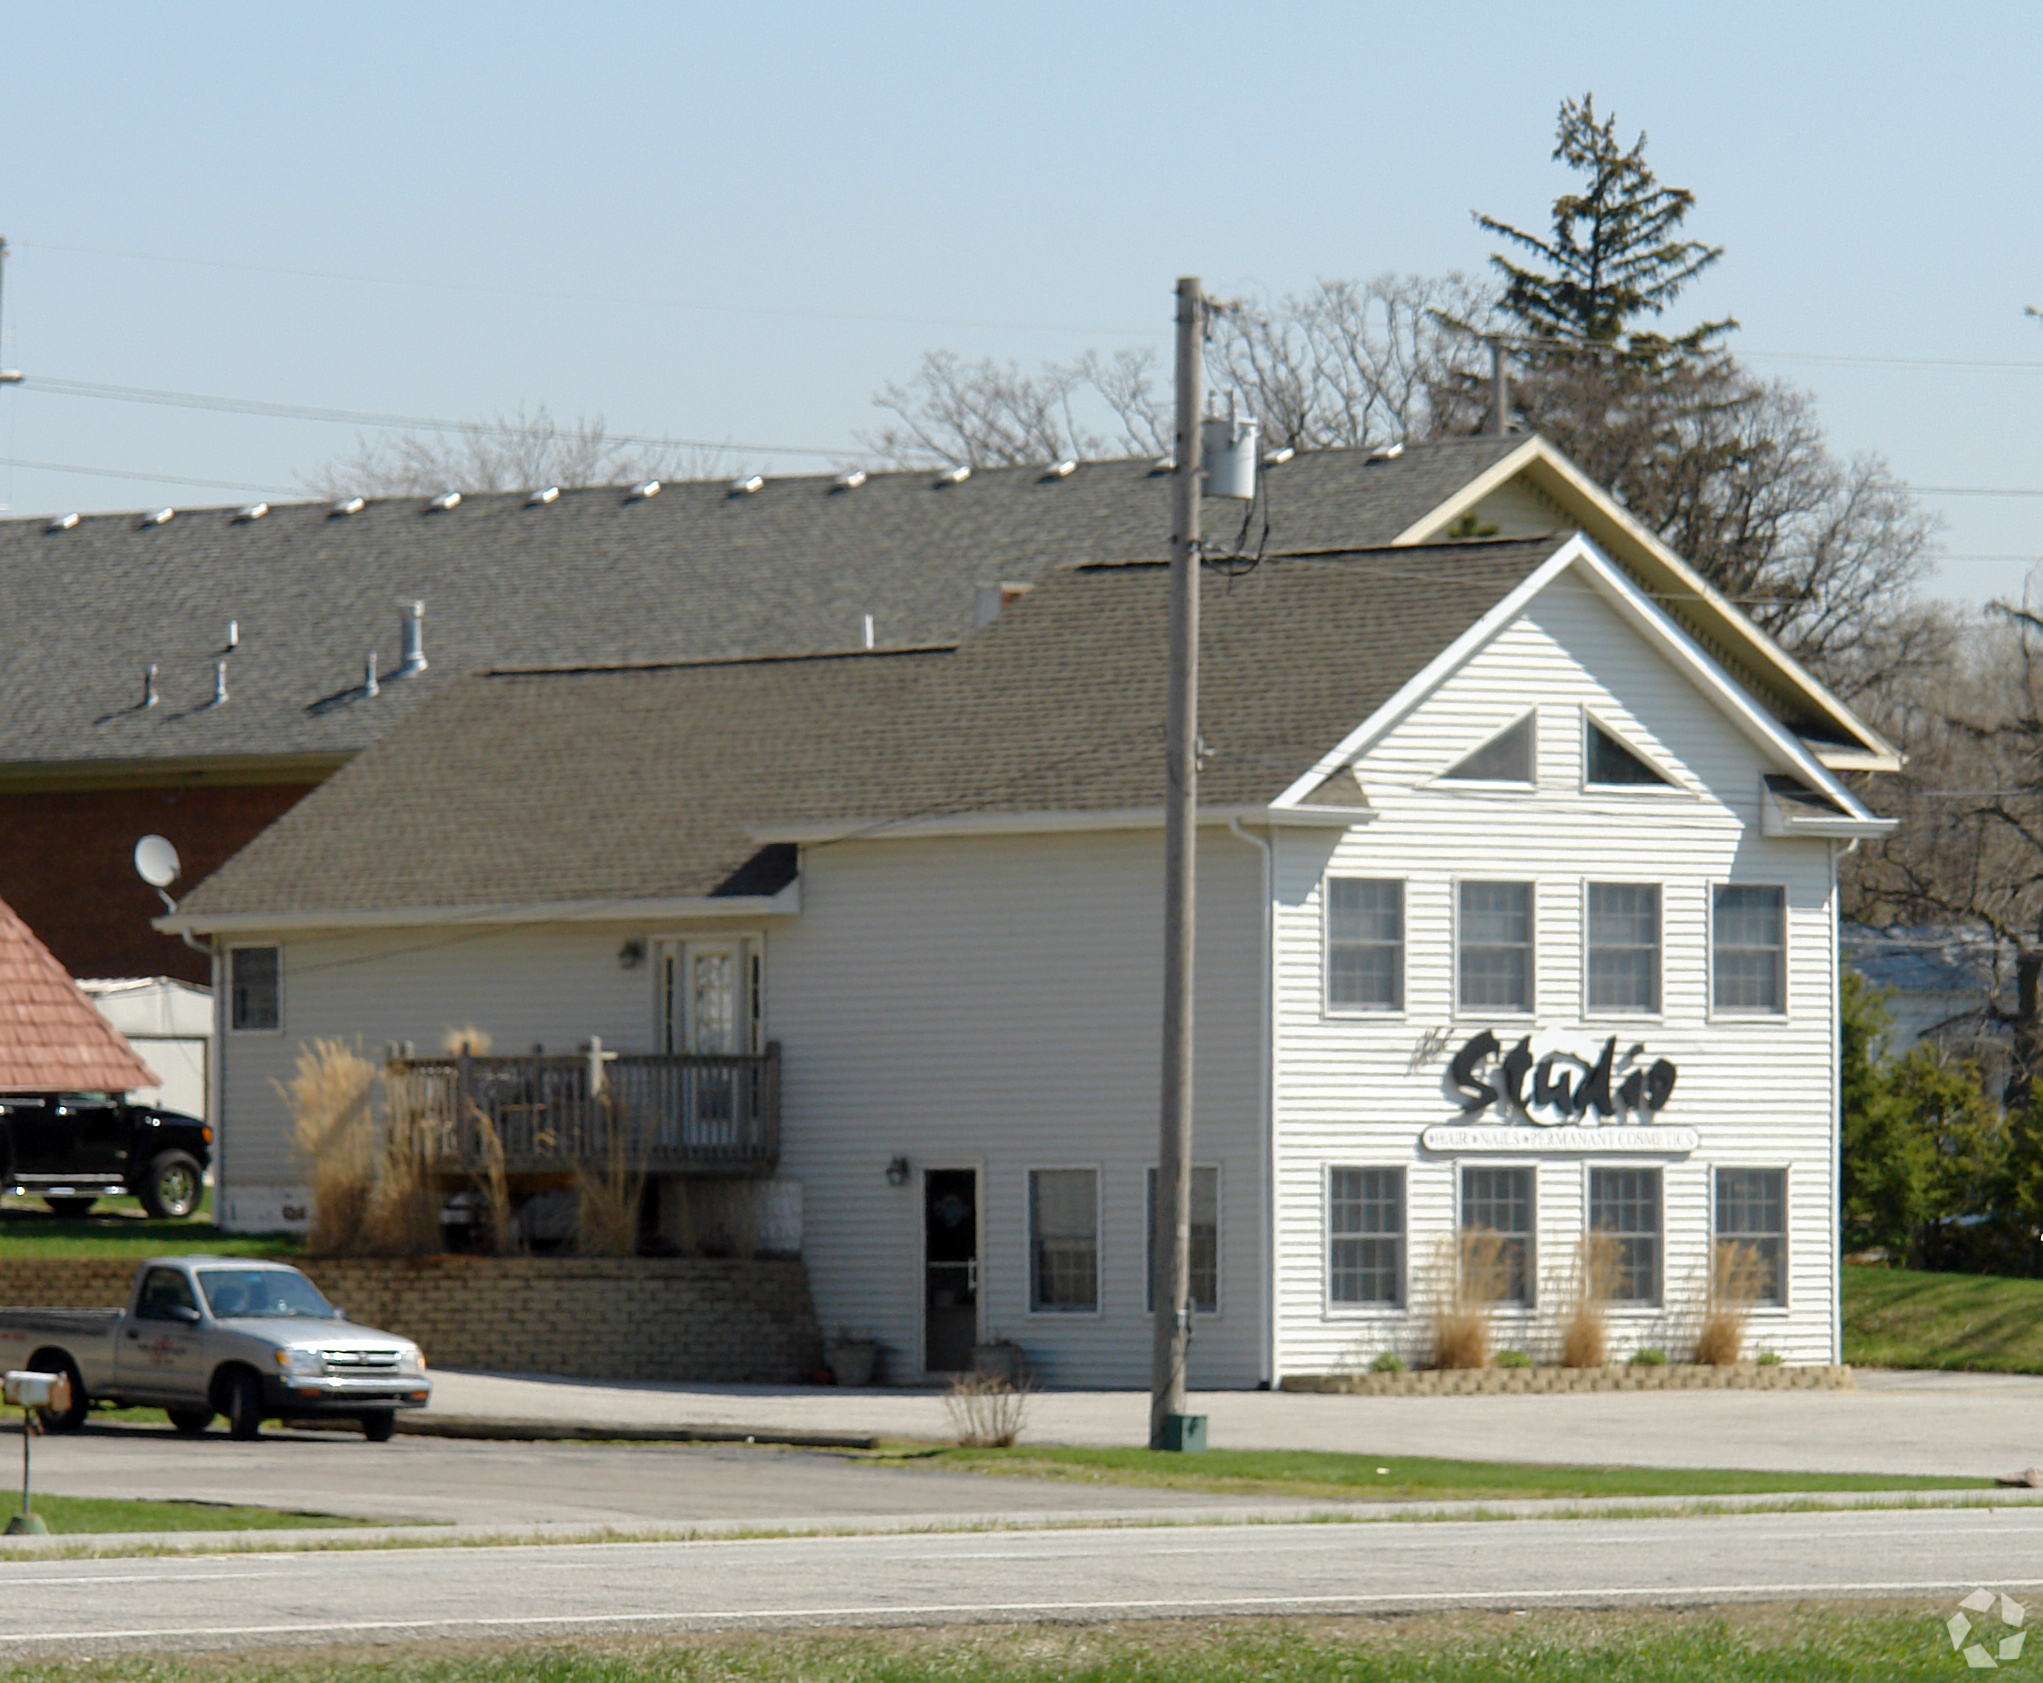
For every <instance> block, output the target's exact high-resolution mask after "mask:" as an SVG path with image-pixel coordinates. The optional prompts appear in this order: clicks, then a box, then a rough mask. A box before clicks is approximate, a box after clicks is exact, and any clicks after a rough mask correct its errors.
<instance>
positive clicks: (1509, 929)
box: [1455, 882, 1532, 1011]
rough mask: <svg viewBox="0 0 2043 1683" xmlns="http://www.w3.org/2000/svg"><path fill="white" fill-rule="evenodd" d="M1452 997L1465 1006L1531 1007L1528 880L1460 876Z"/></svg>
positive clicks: (1471, 1008)
mask: <svg viewBox="0 0 2043 1683" xmlns="http://www.w3.org/2000/svg"><path fill="white" fill-rule="evenodd" d="M1456 923H1457V934H1456V943H1457V951H1456V954H1455V970H1456V975H1457V981H1456V987H1455V997H1456V1000H1457V1001H1458V1003H1459V1004H1460V1007H1461V1009H1462V1010H1464V1011H1530V1010H1531V1009H1532V884H1531V883H1529V882H1464V883H1463V884H1461V890H1460V917H1459V918H1458V919H1457V920H1456Z"/></svg>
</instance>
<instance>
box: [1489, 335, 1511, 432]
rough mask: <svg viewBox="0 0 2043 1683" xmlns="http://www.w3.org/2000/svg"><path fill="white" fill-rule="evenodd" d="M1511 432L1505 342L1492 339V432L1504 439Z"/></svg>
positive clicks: (1509, 392) (1509, 383)
mask: <svg viewBox="0 0 2043 1683" xmlns="http://www.w3.org/2000/svg"><path fill="white" fill-rule="evenodd" d="M1510 430H1511V376H1510V373H1509V372H1508V371H1507V369H1506V368H1505V364H1504V341H1503V340H1502V339H1499V338H1497V337H1495V336H1494V335H1492V337H1491V339H1490V431H1491V432H1492V433H1494V434H1495V435H1496V436H1497V437H1499V438H1502V437H1503V436H1504V434H1505V433H1507V432H1509V431H1510Z"/></svg>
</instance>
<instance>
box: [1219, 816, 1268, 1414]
mask: <svg viewBox="0 0 2043 1683" xmlns="http://www.w3.org/2000/svg"><path fill="white" fill-rule="evenodd" d="M1227 828H1228V831H1229V833H1230V834H1232V835H1233V836H1235V837H1236V838H1237V839H1239V840H1241V841H1245V842H1247V843H1248V844H1249V846H1251V847H1253V848H1254V849H1255V850H1256V851H1257V852H1258V853H1260V854H1261V855H1262V856H1263V900H1262V907H1263V961H1262V965H1261V967H1260V974H1259V976H1258V983H1259V986H1260V987H1261V989H1262V998H1261V1005H1262V1032H1261V1033H1260V1034H1259V1035H1258V1036H1257V1037H1256V1106H1257V1109H1258V1111H1259V1112H1260V1114H1259V1115H1258V1117H1257V1119H1256V1120H1257V1125H1258V1127H1259V1129H1260V1130H1261V1134H1262V1140H1261V1144H1262V1158H1261V1161H1260V1162H1259V1163H1258V1165H1257V1168H1258V1172H1259V1173H1260V1175H1261V1177H1262V1184H1261V1185H1260V1186H1259V1187H1258V1188H1257V1190H1258V1192H1259V1193H1260V1197H1259V1198H1258V1200H1257V1216H1258V1219H1259V1221H1260V1222H1261V1226H1262V1231H1261V1233H1260V1234H1258V1238H1259V1240H1260V1241H1261V1242H1260V1243H1259V1244H1258V1245H1257V1247H1256V1250H1257V1258H1256V1273H1257V1291H1256V1299H1257V1314H1258V1315H1259V1316H1260V1317H1261V1319H1262V1335H1263V1338H1262V1344H1263V1348H1262V1364H1261V1365H1262V1370H1263V1371H1262V1376H1261V1377H1262V1383H1263V1384H1264V1385H1265V1386H1266V1387H1269V1388H1272V1389H1274V1388H1275V1386H1276V1384H1277V1295H1276V1285H1277V1256H1276V1243H1277V1212H1276V1197H1277V1134H1276V1123H1275V1112H1276V1105H1275V1102H1274V1091H1273V1089H1274V1085H1275V1073H1274V1072H1275V1063H1276V1027H1277V1024H1276V1017H1277V1001H1276V993H1277V990H1276V984H1275V978H1274V974H1273V972H1274V970H1275V968H1276V962H1277V955H1276V952H1275V950H1274V949H1273V947H1272V945H1271V941H1272V915H1273V914H1272V912H1271V894H1272V892H1273V883H1274V878H1275V874H1276V856H1275V850H1274V841H1275V836H1276V830H1275V827H1274V826H1272V828H1271V832H1270V833H1271V838H1272V839H1271V841H1264V840H1263V839H1262V837H1260V836H1254V835H1251V834H1249V832H1248V831H1246V830H1244V829H1243V828H1242V827H1241V820H1240V819H1239V818H1230V819H1228V821H1227Z"/></svg>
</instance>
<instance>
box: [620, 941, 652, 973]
mask: <svg viewBox="0 0 2043 1683" xmlns="http://www.w3.org/2000/svg"><path fill="white" fill-rule="evenodd" d="M645 961H646V944H645V942H643V941H641V940H639V939H638V938H637V937H636V936H633V937H632V939H630V940H629V941H626V942H625V943H624V945H623V946H621V947H619V948H618V949H617V968H618V969H620V970H636V969H637V968H638V967H639V966H640V965H641V964H643V963H645Z"/></svg>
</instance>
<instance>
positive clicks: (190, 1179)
mask: <svg viewBox="0 0 2043 1683" xmlns="http://www.w3.org/2000/svg"><path fill="white" fill-rule="evenodd" d="M212 1158H213V1130H212V1129H211V1128H209V1127H207V1126H206V1124H205V1123H203V1122H201V1121H200V1120H199V1119H198V1118H197V1117H196V1116H183V1115H180V1114H179V1113H178V1112H177V1111H174V1110H157V1109H156V1108H155V1107H154V1106H151V1105H145V1104H129V1103H128V1102H127V1100H125V1099H122V1098H118V1097H115V1096H114V1095H112V1094H109V1093H0V1167H4V1169H5V1178H4V1181H0V1184H4V1186H5V1188H6V1190H7V1191H9V1192H25V1193H32V1194H34V1195H35V1196H37V1197H40V1198H41V1199H42V1201H43V1202H44V1203H46V1204H47V1205H49V1207H50V1208H51V1209H52V1210H54V1211H56V1213H57V1214H58V1215H60V1216H82V1215H83V1214H85V1212H86V1211H87V1210H89V1209H91V1208H92V1205H93V1201H94V1200H95V1199H99V1198H112V1197H116V1196H118V1195H119V1194H121V1193H123V1192H132V1193H133V1194H134V1195H135V1196H136V1197H137V1198H139V1199H141V1200H142V1208H143V1209H145V1210H147V1211H148V1212H149V1213H150V1214H151V1215H152V1216H156V1217H158V1218H159V1219H160V1218H163V1217H182V1216H188V1215H190V1214H191V1213H192V1211H194V1210H196V1209H197V1208H198V1207H199V1198H200V1195H201V1191H202V1188H203V1186H204V1181H205V1172H206V1165H207V1164H208V1163H210V1162H211V1161H212Z"/></svg>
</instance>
